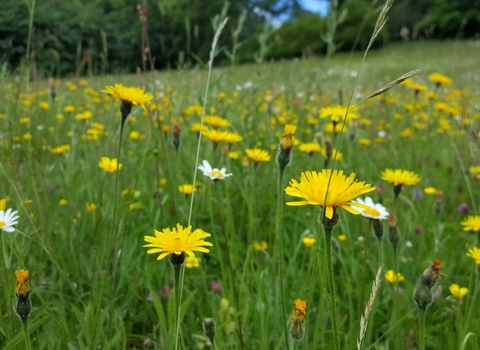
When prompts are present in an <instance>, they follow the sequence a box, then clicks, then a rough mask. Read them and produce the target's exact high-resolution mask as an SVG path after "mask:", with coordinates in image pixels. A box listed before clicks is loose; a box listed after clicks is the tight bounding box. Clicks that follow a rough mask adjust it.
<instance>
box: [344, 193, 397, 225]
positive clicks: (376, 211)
mask: <svg viewBox="0 0 480 350" xmlns="http://www.w3.org/2000/svg"><path fill="white" fill-rule="evenodd" d="M354 202H357V203H360V204H364V205H366V206H367V207H363V208H361V207H355V205H352V207H353V208H354V209H356V210H357V211H359V212H360V215H361V216H363V217H365V218H369V219H374V220H385V219H386V218H387V217H388V214H389V213H388V210H387V208H385V207H384V206H383V205H381V204H380V203H375V202H374V201H373V199H372V198H370V197H365V200H363V199H361V198H357V199H355V200H354Z"/></svg>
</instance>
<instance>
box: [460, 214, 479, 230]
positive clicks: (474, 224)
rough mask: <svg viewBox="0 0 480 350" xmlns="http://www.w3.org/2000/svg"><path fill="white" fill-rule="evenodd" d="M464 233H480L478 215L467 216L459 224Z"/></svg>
mask: <svg viewBox="0 0 480 350" xmlns="http://www.w3.org/2000/svg"><path fill="white" fill-rule="evenodd" d="M460 224H461V225H462V226H465V227H464V228H463V230H464V231H474V232H478V231H480V215H475V216H473V215H469V216H468V217H467V218H466V219H465V220H463V221H462V222H461V223H460Z"/></svg>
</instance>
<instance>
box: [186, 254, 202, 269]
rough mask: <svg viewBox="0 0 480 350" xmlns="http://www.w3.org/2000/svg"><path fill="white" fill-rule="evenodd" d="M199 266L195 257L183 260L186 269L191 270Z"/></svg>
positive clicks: (198, 259)
mask: <svg viewBox="0 0 480 350" xmlns="http://www.w3.org/2000/svg"><path fill="white" fill-rule="evenodd" d="M199 266H200V258H197V257H196V256H187V258H186V259H185V267H186V268H187V269H191V268H197V267H199Z"/></svg>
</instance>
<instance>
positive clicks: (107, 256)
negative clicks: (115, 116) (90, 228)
mask: <svg viewBox="0 0 480 350" xmlns="http://www.w3.org/2000/svg"><path fill="white" fill-rule="evenodd" d="M125 121H126V118H124V116H123V115H122V121H121V124H120V139H119V141H118V149H117V170H116V171H115V189H114V192H113V193H114V200H113V218H112V231H111V233H110V237H109V239H108V244H107V252H106V254H105V267H104V271H105V272H104V274H103V278H102V284H101V286H100V293H99V294H98V296H97V298H98V301H97V303H98V304H97V309H98V310H100V304H101V302H102V298H103V292H104V289H105V282H106V280H107V275H108V266H109V263H110V253H111V251H112V247H113V242H114V239H115V221H116V220H117V206H118V179H119V166H120V154H121V149H122V139H123V137H122V136H123V130H124V126H125ZM114 266H115V264H114ZM112 275H113V276H114V278H115V274H114V271H112ZM112 288H113V289H112V290H115V282H113V283H112ZM100 314H101V313H100V312H97V314H96V317H95V320H94V324H93V329H96V325H97V321H98V316H99V315H100Z"/></svg>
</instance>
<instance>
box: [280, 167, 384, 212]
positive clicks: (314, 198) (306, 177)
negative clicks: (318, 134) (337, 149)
mask: <svg viewBox="0 0 480 350" xmlns="http://www.w3.org/2000/svg"><path fill="white" fill-rule="evenodd" d="M374 190H375V187H373V186H372V185H370V184H365V182H358V181H357V180H355V173H351V174H350V176H348V177H347V176H345V175H344V174H343V170H333V172H332V170H331V169H323V170H322V172H320V173H317V172H316V171H306V172H302V174H301V176H300V182H298V181H297V180H295V179H291V180H290V186H288V187H287V188H285V193H286V194H288V195H289V196H292V197H300V198H303V199H305V200H303V201H297V202H287V203H286V204H287V205H292V206H298V205H309V204H311V205H319V206H321V207H324V208H325V216H326V217H327V218H329V219H331V218H332V217H333V211H334V209H335V208H337V207H340V208H343V209H345V210H346V211H348V212H350V213H352V214H355V215H358V214H360V213H359V212H358V211H357V210H355V209H353V208H351V207H350V205H353V204H354V205H355V206H357V207H363V205H358V204H359V203H356V202H352V200H353V199H355V198H356V197H358V196H360V195H362V194H365V193H368V192H371V191H374ZM327 193H328V196H326V195H327Z"/></svg>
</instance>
